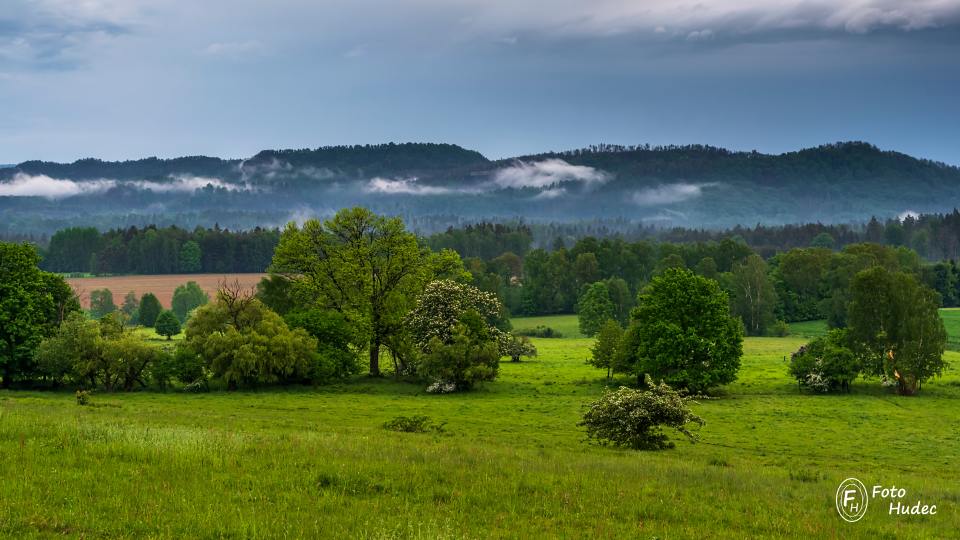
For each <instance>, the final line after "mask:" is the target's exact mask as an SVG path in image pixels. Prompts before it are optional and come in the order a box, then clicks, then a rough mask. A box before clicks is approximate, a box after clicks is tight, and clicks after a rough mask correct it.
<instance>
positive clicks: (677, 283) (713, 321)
mask: <svg viewBox="0 0 960 540" xmlns="http://www.w3.org/2000/svg"><path fill="white" fill-rule="evenodd" d="M622 354H623V356H624V358H623V360H624V362H625V365H627V366H631V367H632V370H633V372H634V373H635V374H636V375H637V377H638V380H640V378H641V377H643V375H644V374H649V375H650V376H652V377H653V378H654V379H655V380H664V381H666V382H667V383H668V384H670V385H671V386H676V387H681V388H686V389H688V390H691V391H694V392H699V391H704V390H707V389H708V388H711V387H713V386H717V385H721V384H727V383H730V382H733V381H734V380H736V378H737V371H738V370H739V369H740V357H741V356H742V355H743V325H742V324H741V323H740V321H738V320H737V319H736V318H734V317H732V316H730V307H729V305H728V299H727V294H726V293H725V292H723V290H721V289H720V285H719V284H718V283H717V282H716V281H713V280H712V279H707V278H704V277H702V276H698V275H696V274H694V273H693V272H691V271H689V270H686V269H680V268H669V269H666V270H664V272H663V274H661V275H660V276H657V277H655V278H654V279H653V280H652V281H651V282H650V285H649V286H648V287H647V289H646V290H645V291H644V292H643V293H642V294H641V295H640V296H639V298H638V302H637V307H635V308H634V309H633V312H632V313H631V320H630V327H629V328H628V329H627V332H626V334H625V336H624V342H623V353H622Z"/></svg>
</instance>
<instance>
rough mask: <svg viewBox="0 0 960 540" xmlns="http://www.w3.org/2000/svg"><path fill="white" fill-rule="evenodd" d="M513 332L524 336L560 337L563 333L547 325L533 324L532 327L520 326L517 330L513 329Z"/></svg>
mask: <svg viewBox="0 0 960 540" xmlns="http://www.w3.org/2000/svg"><path fill="white" fill-rule="evenodd" d="M513 334H515V335H518V336H524V337H538V338H562V337H563V334H561V333H560V332H558V331H556V330H554V329H553V328H551V327H549V326H543V325H539V326H535V327H533V328H521V329H519V330H514V331H513Z"/></svg>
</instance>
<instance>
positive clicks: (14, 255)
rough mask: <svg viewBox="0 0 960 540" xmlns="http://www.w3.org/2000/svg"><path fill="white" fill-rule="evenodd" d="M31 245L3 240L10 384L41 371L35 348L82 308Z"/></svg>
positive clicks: (4, 367) (1, 339) (1, 288)
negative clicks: (44, 266) (44, 268)
mask: <svg viewBox="0 0 960 540" xmlns="http://www.w3.org/2000/svg"><path fill="white" fill-rule="evenodd" d="M39 262H40V257H39V256H38V255H37V251H36V249H35V248H34V247H33V246H32V245H30V244H11V243H6V242H0V375H2V377H3V386H4V387H5V388H9V387H10V385H11V384H12V383H13V381H14V380H15V379H30V378H32V377H33V376H34V375H35V367H36V366H35V362H34V351H35V350H36V348H37V346H38V345H39V344H40V341H41V340H42V339H43V338H44V337H45V336H49V335H51V334H52V333H54V332H55V331H56V328H57V326H59V324H60V321H62V320H63V319H64V318H65V317H67V316H68V315H69V314H70V313H71V312H75V311H78V310H79V309H80V305H79V303H78V302H77V300H76V298H75V296H74V294H73V291H72V289H71V288H70V286H69V285H67V284H66V282H65V281H64V280H63V279H62V278H61V277H59V276H57V275H54V274H49V273H47V272H43V271H41V270H40V268H39V267H38V263H39Z"/></svg>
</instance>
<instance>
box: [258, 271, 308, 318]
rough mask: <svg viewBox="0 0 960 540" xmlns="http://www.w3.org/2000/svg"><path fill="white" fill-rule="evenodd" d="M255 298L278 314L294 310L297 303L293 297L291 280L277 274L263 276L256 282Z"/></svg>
mask: <svg viewBox="0 0 960 540" xmlns="http://www.w3.org/2000/svg"><path fill="white" fill-rule="evenodd" d="M257 298H258V299H259V300H260V301H261V302H263V303H264V304H265V305H266V306H267V307H268V308H270V309H272V310H273V311H276V312H277V313H278V314H279V315H286V314H287V313H289V312H291V311H293V310H295V309H296V308H297V303H298V302H297V300H296V299H295V298H293V284H292V282H291V281H290V280H289V279H287V278H285V277H283V276H281V275H279V274H270V275H268V276H264V277H263V279H261V280H260V282H259V283H257Z"/></svg>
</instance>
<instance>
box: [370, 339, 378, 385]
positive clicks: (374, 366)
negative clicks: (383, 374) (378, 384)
mask: <svg viewBox="0 0 960 540" xmlns="http://www.w3.org/2000/svg"><path fill="white" fill-rule="evenodd" d="M370 376H371V377H379V376H380V341H379V340H377V339H374V340H372V341H371V342H370Z"/></svg>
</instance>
